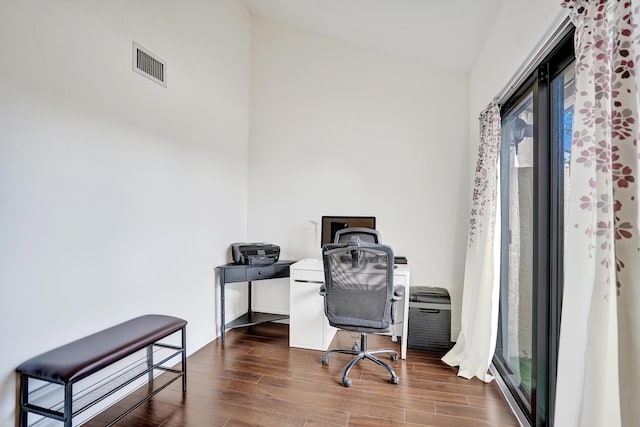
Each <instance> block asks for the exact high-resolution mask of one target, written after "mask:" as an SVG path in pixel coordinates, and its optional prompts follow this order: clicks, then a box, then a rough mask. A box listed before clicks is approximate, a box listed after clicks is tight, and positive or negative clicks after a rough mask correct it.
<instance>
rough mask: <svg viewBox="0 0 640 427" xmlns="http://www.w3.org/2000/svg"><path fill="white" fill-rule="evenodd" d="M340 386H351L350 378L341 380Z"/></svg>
mask: <svg viewBox="0 0 640 427" xmlns="http://www.w3.org/2000/svg"><path fill="white" fill-rule="evenodd" d="M342 385H343V386H345V387H350V386H351V378H343V379H342Z"/></svg>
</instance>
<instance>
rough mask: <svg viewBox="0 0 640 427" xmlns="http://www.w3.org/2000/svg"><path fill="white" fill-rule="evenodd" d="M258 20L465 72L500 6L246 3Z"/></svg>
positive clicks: (423, 1) (488, 2)
mask: <svg viewBox="0 0 640 427" xmlns="http://www.w3.org/2000/svg"><path fill="white" fill-rule="evenodd" d="M245 3H246V4H247V7H248V8H249V10H250V11H251V12H253V13H255V14H257V15H261V16H265V17H268V18H271V19H273V20H276V21H280V22H284V23H287V24H290V25H295V26H297V27H300V28H303V29H306V30H310V31H314V32H317V33H321V34H324V35H327V36H330V37H334V38H337V39H341V40H347V41H350V42H353V43H356V44H361V45H366V46H370V47H373V48H376V49H381V50H385V51H391V52H397V53H401V54H408V55H414V56H419V57H422V58H425V59H427V60H429V61H430V62H433V63H436V64H440V66H442V67H445V68H453V69H455V70H459V71H463V72H469V71H470V70H471V67H472V66H473V64H474V62H475V60H476V57H477V55H478V53H479V50H480V48H481V47H482V44H483V43H484V40H485V39H486V37H487V35H488V34H489V30H490V28H491V25H492V24H493V18H494V16H495V15H496V13H497V12H498V9H499V7H500V4H501V3H502V0H456V1H451V0H438V1H436V0H245Z"/></svg>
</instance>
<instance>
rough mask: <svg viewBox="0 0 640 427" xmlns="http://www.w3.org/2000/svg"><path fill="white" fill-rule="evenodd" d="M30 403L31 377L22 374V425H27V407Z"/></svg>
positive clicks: (24, 426) (22, 426) (21, 426)
mask: <svg viewBox="0 0 640 427" xmlns="http://www.w3.org/2000/svg"><path fill="white" fill-rule="evenodd" d="M28 403H29V377H27V376H25V375H20V427H27V422H28V421H29V413H28V412H27V410H26V409H25V407H26V406H27V404H28Z"/></svg>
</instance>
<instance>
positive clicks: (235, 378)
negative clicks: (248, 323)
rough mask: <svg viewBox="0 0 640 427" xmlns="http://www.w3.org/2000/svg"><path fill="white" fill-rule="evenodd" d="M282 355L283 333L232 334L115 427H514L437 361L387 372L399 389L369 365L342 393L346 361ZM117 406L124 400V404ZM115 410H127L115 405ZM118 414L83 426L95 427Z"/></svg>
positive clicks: (481, 388) (426, 356)
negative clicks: (326, 362) (185, 380)
mask: <svg viewBox="0 0 640 427" xmlns="http://www.w3.org/2000/svg"><path fill="white" fill-rule="evenodd" d="M357 339H358V336H357V334H350V333H347V332H344V331H341V332H338V335H337V336H336V338H335V339H334V341H333V343H332V348H335V347H340V348H350V347H351V345H352V344H353V342H354V341H356V340H357ZM369 347H370V348H389V347H397V348H398V352H399V351H400V350H399V345H397V344H394V343H391V341H390V339H389V337H383V336H370V337H369ZM321 356H322V352H320V351H313V350H302V349H295V348H289V346H288V326H287V325H282V324H263V325H258V326H254V327H253V330H251V331H250V330H249V328H241V329H234V330H232V331H230V332H229V333H228V334H227V335H226V339H225V341H224V343H223V342H221V341H220V340H216V341H214V342H213V343H211V344H209V345H207V346H206V347H204V348H203V349H201V350H200V351H198V352H197V353H195V354H193V355H192V356H191V357H189V359H188V363H187V367H188V391H187V392H186V393H185V394H184V395H183V394H182V392H181V385H180V382H179V381H177V382H174V383H173V384H172V385H170V386H169V387H168V388H167V389H165V390H163V391H161V392H160V393H159V394H157V395H156V396H155V397H154V398H153V399H151V400H150V401H149V402H147V403H146V404H144V405H143V406H141V407H140V408H138V409H136V410H135V411H134V412H132V413H131V414H129V415H128V416H127V417H125V418H124V419H122V420H121V421H120V422H119V423H118V424H117V425H118V426H127V427H132V426H133V427H149V426H154V427H155V426H162V427H206V426H225V427H232V426H258V425H263V426H307V427H311V426H323V425H332V426H403V425H406V426H416V425H427V426H442V427H451V426H463V427H465V426H474V427H475V426H518V425H519V424H518V421H517V420H516V418H515V416H514V415H513V414H512V412H511V410H510V409H509V406H508V405H507V403H506V401H505V400H504V398H503V396H502V394H501V393H500V390H499V389H498V386H497V385H496V384H495V382H493V383H490V384H484V383H482V382H481V381H479V380H477V379H473V380H471V381H469V380H466V379H464V378H460V377H458V376H456V370H455V369H453V368H450V367H448V366H446V365H445V364H443V363H442V362H441V361H440V357H441V356H442V355H441V354H436V353H429V352H423V351H418V350H409V352H408V354H407V359H406V360H405V361H402V360H398V361H396V362H393V363H392V365H393V366H394V369H395V370H396V372H397V373H398V375H399V376H400V383H399V384H398V385H393V384H390V383H389V375H388V373H387V371H386V370H385V369H383V368H381V367H379V366H377V365H375V364H373V363H372V362H370V361H364V362H360V363H359V364H358V365H357V366H356V367H355V368H354V369H353V370H352V373H351V378H352V379H353V384H352V385H351V387H349V388H346V387H343V386H342V381H341V374H342V368H343V367H344V365H345V364H346V363H347V362H348V361H349V360H350V358H351V356H348V355H342V354H332V355H331V359H330V363H329V365H328V366H323V365H322V363H321V360H320V359H321ZM125 400H126V399H125ZM122 403H123V405H124V404H126V403H127V402H122ZM118 406H119V405H116V406H114V407H112V408H111V409H109V410H107V411H106V412H105V413H103V414H100V415H98V416H97V417H96V418H94V419H93V420H91V421H90V422H89V423H87V424H86V425H88V426H100V425H104V424H105V421H104V420H105V419H109V417H111V418H113V416H114V415H117V413H118V412H117V411H118V410H119V408H118Z"/></svg>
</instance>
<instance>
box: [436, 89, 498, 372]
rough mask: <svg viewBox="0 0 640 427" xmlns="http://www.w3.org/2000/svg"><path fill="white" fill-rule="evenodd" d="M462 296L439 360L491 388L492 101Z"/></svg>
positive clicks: (484, 124) (494, 305)
mask: <svg viewBox="0 0 640 427" xmlns="http://www.w3.org/2000/svg"><path fill="white" fill-rule="evenodd" d="M478 150H479V156H478V162H477V165H476V176H475V183H474V188H473V200H472V206H471V220H470V223H469V238H468V246H467V258H466V264H465V274H464V287H463V294H462V325H461V331H460V335H459V336H458V340H457V341H456V344H455V346H454V347H453V348H452V349H451V350H450V351H449V352H448V353H447V354H446V355H445V356H444V357H443V358H442V360H443V361H444V362H445V363H447V364H448V365H450V366H458V367H459V369H458V375H460V376H462V377H465V378H473V377H474V376H476V377H478V378H479V379H481V380H482V381H486V382H489V381H491V380H492V379H493V376H491V375H490V374H489V373H488V369H489V364H490V363H491V359H492V358H493V352H494V350H495V346H496V337H497V329H498V295H499V281H500V274H499V273H500V269H499V267H498V265H499V262H500V232H499V229H498V230H497V231H496V223H498V224H499V222H500V221H499V212H500V211H499V209H498V208H497V207H498V200H499V191H498V190H499V187H498V154H499V152H500V107H499V106H498V103H497V102H496V101H493V102H491V103H490V104H489V106H488V107H487V108H486V109H485V110H484V111H483V112H482V114H481V115H480V146H479V149H478Z"/></svg>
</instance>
